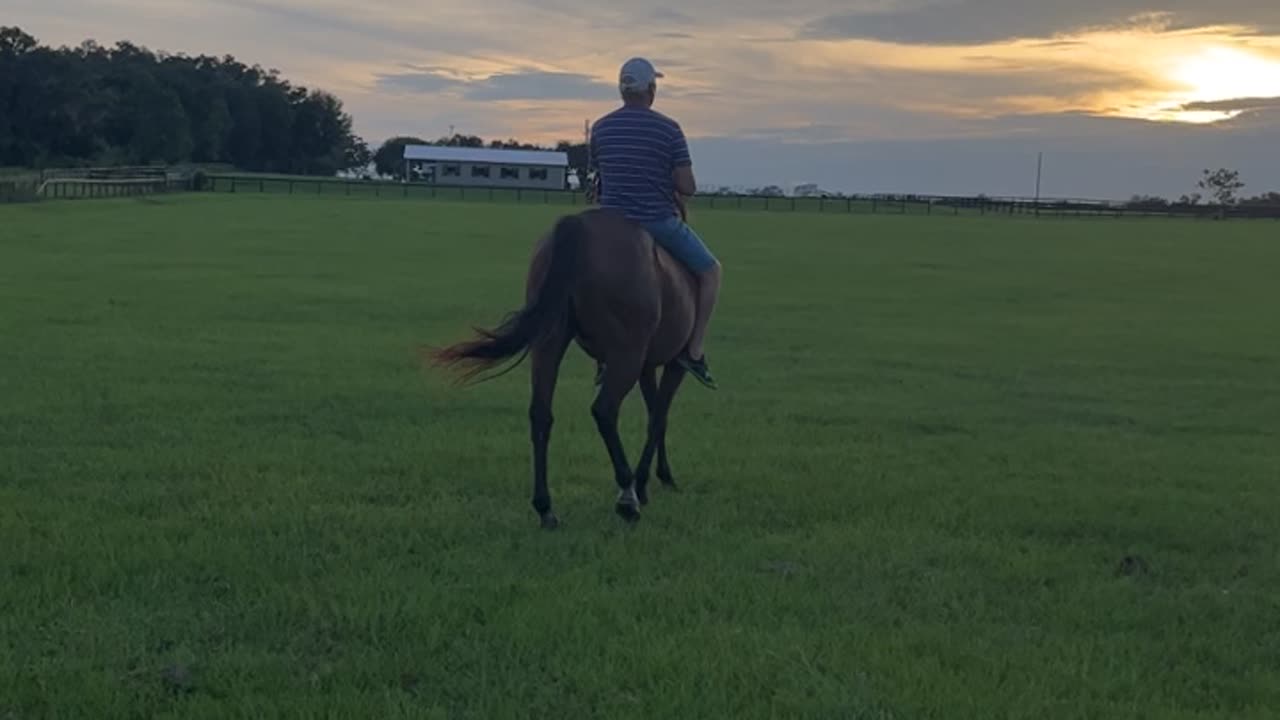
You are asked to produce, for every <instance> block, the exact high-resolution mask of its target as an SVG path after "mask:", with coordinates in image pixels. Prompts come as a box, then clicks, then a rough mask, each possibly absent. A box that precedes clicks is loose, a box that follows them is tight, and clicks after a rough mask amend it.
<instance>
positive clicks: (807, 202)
mask: <svg viewBox="0 0 1280 720" xmlns="http://www.w3.org/2000/svg"><path fill="white" fill-rule="evenodd" d="M198 189H201V190H205V191H209V192H222V193H278V194H286V195H321V196H326V195H332V196H338V195H341V196H344V197H376V198H401V199H429V200H452V201H460V202H502V203H536V204H544V205H570V206H572V205H586V204H587V200H586V198H585V196H584V195H583V194H582V193H581V192H578V191H574V190H541V189H522V188H492V187H479V186H465V185H439V184H426V183H400V182H386V181H374V180H344V179H335V178H300V177H288V176H269V175H224V174H215V175H206V176H203V180H202V181H201V183H200V187H199V188H198ZM689 208H690V209H691V210H696V209H709V210H717V209H727V210H744V211H745V210H760V211H771V212H772V211H777V212H818V213H843V214H889V215H926V216H927V215H944V216H946V215H951V216H959V215H976V216H986V215H992V216H1001V215H1004V216H1015V217H1079V218H1087V217H1096V218H1125V217H1147V218H1160V217H1163V218H1170V217H1181V218H1199V219H1227V218H1232V219H1271V220H1280V206H1245V205H1238V206H1232V207H1218V206H1212V205H1168V206H1163V207H1151V206H1143V207H1138V206H1133V205H1126V204H1122V203H1107V202H1100V201H1091V200H1060V199H1053V200H1039V201H1037V200H1034V199H1027V198H991V197H981V196H979V197H955V196H941V195H856V196H845V197H789V196H773V195H707V194H704V195H698V196H696V197H694V198H691V199H690V201H689Z"/></svg>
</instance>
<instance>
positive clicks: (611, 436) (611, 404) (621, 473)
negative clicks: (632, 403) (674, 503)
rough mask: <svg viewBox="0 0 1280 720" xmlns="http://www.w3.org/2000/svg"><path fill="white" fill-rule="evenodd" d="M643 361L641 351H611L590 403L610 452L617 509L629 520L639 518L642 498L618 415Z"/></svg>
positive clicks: (634, 383)
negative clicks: (598, 387) (623, 445)
mask: <svg viewBox="0 0 1280 720" xmlns="http://www.w3.org/2000/svg"><path fill="white" fill-rule="evenodd" d="M643 364H644V352H643V351H640V350H635V351H626V352H613V353H609V354H608V355H607V356H606V358H605V371H604V378H603V381H602V382H601V384H600V392H599V393H598V394H597V395H596V400H595V402H594V403H592V405H591V416H592V417H593V418H595V421H596V428H597V429H598V430H599V431H600V438H601V439H602V440H603V441H604V446H605V449H606V450H607V451H608V452H609V460H610V461H611V462H612V463H613V473H614V480H615V481H616V482H617V484H618V500H617V504H616V506H615V510H616V511H617V513H618V515H619V516H621V517H622V518H623V519H624V520H627V521H629V522H635V521H636V520H639V519H640V498H639V496H638V495H637V494H636V487H635V475H634V474H633V473H632V472H631V466H630V465H629V464H627V453H626V450H624V449H623V447H622V438H621V437H620V436H619V434H618V415H619V413H620V411H621V409H622V401H623V400H625V399H626V397H627V394H628V393H630V392H631V388H633V387H635V385H636V382H637V380H639V379H640V374H641V369H642V367H643Z"/></svg>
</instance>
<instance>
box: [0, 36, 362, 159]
mask: <svg viewBox="0 0 1280 720" xmlns="http://www.w3.org/2000/svg"><path fill="white" fill-rule="evenodd" d="M369 160H370V152H369V148H368V146H367V145H366V144H365V142H364V141H363V140H362V139H361V138H360V137H358V136H357V135H356V134H355V133H354V132H353V131H352V119H351V116H350V115H349V114H347V113H346V112H345V111H344V109H343V106H342V102H341V101H340V100H338V98H336V97H335V96H333V95H331V94H329V93H327V92H324V91H322V90H316V89H308V88H305V87H300V86H295V85H293V84H291V83H290V82H289V81H287V80H285V79H283V78H281V77H280V76H279V74H278V73H277V72H276V71H274V70H264V69H263V68H261V67H259V66H257V65H253V66H249V65H246V64H244V63H242V62H240V61H238V60H236V59H235V58H234V57H231V56H230V55H227V56H224V57H212V56H208V55H200V56H197V57H189V56H185V55H169V54H165V53H155V52H152V51H150V50H147V49H146V48H142V47H139V46H137V45H134V44H133V43H130V42H119V43H117V44H116V45H115V46H114V47H110V48H107V47H103V46H101V45H99V44H97V43H96V42H95V41H93V40H86V41H85V42H83V43H81V44H80V45H79V46H77V47H74V48H69V47H59V48H52V47H47V46H44V45H41V44H40V43H39V42H38V41H37V40H36V38H35V37H33V36H31V35H29V34H27V33H25V32H23V31H22V30H21V29H20V28H16V27H0V166H5V165H8V166H20V167H29V168H42V167H58V166H84V165H142V164H158V163H165V164H175V163H201V164H230V165H233V166H235V167H237V168H240V169H242V170H249V171H255V172H278V173H299V174H309V175H311V174H328V175H332V174H333V173H336V172H338V171H341V170H345V169H349V168H357V167H364V166H365V165H367V164H368V162H369Z"/></svg>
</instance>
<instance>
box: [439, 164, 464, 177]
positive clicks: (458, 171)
mask: <svg viewBox="0 0 1280 720" xmlns="http://www.w3.org/2000/svg"><path fill="white" fill-rule="evenodd" d="M440 174H441V175H443V176H444V177H458V176H460V175H462V166H461V165H445V166H444V172H442V173H440Z"/></svg>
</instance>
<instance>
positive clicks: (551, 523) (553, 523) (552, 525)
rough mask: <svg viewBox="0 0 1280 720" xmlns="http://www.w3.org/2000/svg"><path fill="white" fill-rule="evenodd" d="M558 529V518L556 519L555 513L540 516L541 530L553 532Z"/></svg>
mask: <svg viewBox="0 0 1280 720" xmlns="http://www.w3.org/2000/svg"><path fill="white" fill-rule="evenodd" d="M558 527H560V518H558V517H556V514H555V513H547V514H546V515H543V516H542V529H543V530H555V529H556V528H558Z"/></svg>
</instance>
